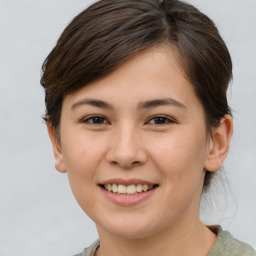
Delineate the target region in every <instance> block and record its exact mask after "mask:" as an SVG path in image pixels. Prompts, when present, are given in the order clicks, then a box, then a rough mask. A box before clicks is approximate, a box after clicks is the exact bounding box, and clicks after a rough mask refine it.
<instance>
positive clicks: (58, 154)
mask: <svg viewBox="0 0 256 256" xmlns="http://www.w3.org/2000/svg"><path fill="white" fill-rule="evenodd" d="M47 129H48V134H49V137H50V139H51V142H52V147H53V153H54V158H55V168H56V170H58V171H59V172H62V173H65V172H66V166H65V162H64V158H63V153H62V150H61V146H60V143H59V142H58V140H57V137H56V134H55V131H54V129H53V127H52V125H51V124H50V123H47Z"/></svg>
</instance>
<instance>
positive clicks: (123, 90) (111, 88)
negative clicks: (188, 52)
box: [63, 45, 202, 112]
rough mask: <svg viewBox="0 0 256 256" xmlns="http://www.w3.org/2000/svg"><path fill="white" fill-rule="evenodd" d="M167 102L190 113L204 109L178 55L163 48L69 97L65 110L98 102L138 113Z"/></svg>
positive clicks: (140, 56) (136, 57) (136, 58)
mask: <svg viewBox="0 0 256 256" xmlns="http://www.w3.org/2000/svg"><path fill="white" fill-rule="evenodd" d="M166 98H171V99H174V100H175V101H177V102H179V103H181V105H184V106H188V108H190V109H192V108H198V109H199V108H202V106H201V103H200V101H199V100H198V98H197V96H196V94H195V92H194V89H193V86H192V84H191V83H190V82H189V81H188V79H187V78H186V76H185V73H184V71H183V70H182V68H181V66H180V64H179V62H178V60H177V55H176V53H175V51H174V50H173V49H172V48H171V47H169V46H165V45H161V46H158V47H154V48H150V49H148V50H146V51H143V52H140V53H138V54H136V55H134V56H133V57H131V58H130V59H129V60H128V61H126V62H125V63H123V64H122V65H120V66H119V67H118V68H117V69H116V70H114V71H113V72H112V73H110V74H109V75H107V76H106V77H104V78H101V79H99V80H97V81H94V82H92V83H89V84H88V85H86V86H84V87H83V88H82V89H80V90H78V91H76V92H74V93H72V94H70V95H68V96H66V97H65V99H64V102H63V108H66V107H67V108H69V109H70V108H72V107H73V106H74V105H76V104H77V103H78V102H81V101H84V100H85V101H87V100H95V99H96V100H100V101H104V102H108V103H109V104H111V105H112V106H114V107H116V108H117V109H119V110H120V111H123V112H124V111H128V110H129V109H131V108H133V109H134V108H137V109H138V105H139V104H141V102H146V101H152V100H155V99H166ZM176 105H177V104H176Z"/></svg>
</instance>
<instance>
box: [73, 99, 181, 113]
mask: <svg viewBox="0 0 256 256" xmlns="http://www.w3.org/2000/svg"><path fill="white" fill-rule="evenodd" d="M83 105H91V106H94V107H98V108H104V109H114V106H113V105H112V104H110V103H108V102H106V101H103V100H98V99H83V100H80V101H78V102H76V103H74V104H73V105H72V107H71V110H74V109H76V108H78V107H80V106H83ZM166 105H169V106H174V107H178V108H183V109H185V108H186V106H185V105H184V104H182V103H181V102H179V101H177V100H175V99H173V98H163V99H153V100H147V101H143V102H140V103H139V105H138V110H141V109H147V108H154V107H159V106H166Z"/></svg>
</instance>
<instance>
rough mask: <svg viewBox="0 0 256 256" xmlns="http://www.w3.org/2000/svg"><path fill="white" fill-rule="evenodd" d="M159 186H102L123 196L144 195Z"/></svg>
mask: <svg viewBox="0 0 256 256" xmlns="http://www.w3.org/2000/svg"><path fill="white" fill-rule="evenodd" d="M156 186H158V185H153V184H150V185H148V184H131V185H128V186H126V185H123V184H104V185H101V187H102V188H104V189H105V190H107V191H109V192H112V193H114V194H122V195H137V194H140V193H144V192H147V191H150V190H152V189H153V188H155V187H156Z"/></svg>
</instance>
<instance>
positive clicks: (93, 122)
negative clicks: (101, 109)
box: [81, 115, 109, 125]
mask: <svg viewBox="0 0 256 256" xmlns="http://www.w3.org/2000/svg"><path fill="white" fill-rule="evenodd" d="M96 119H100V120H101V121H103V122H100V123H97V122H95V120H96ZM90 120H91V121H92V122H91V121H90ZM81 122H82V123H89V124H91V125H105V124H109V121H108V120H107V119H106V118H105V117H104V116H100V115H92V116H88V117H86V118H85V119H82V121H81Z"/></svg>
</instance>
